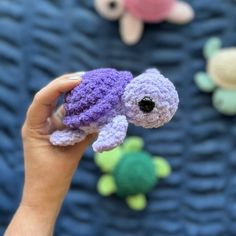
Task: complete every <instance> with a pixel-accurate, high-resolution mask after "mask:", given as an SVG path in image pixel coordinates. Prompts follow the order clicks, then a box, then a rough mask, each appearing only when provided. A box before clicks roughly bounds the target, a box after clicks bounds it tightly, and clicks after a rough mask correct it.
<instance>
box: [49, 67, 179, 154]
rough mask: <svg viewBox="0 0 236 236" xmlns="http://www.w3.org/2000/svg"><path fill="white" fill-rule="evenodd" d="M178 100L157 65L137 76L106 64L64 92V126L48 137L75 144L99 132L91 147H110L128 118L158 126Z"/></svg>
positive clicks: (120, 136)
mask: <svg viewBox="0 0 236 236" xmlns="http://www.w3.org/2000/svg"><path fill="white" fill-rule="evenodd" d="M178 103H179V98H178V93H177V91H176V89H175V87H174V85H173V84H172V82H171V81H170V80H168V79H167V78H165V77H164V76H163V75H162V74H161V73H160V72H159V71H158V70H156V69H150V70H147V71H146V72H145V73H143V74H141V75H139V76H138V77H136V78H134V77H133V75H132V74H131V73H130V72H127V71H117V70H115V69H109V68H107V69H97V70H92V71H88V72H86V73H84V74H83V75H82V81H81V83H80V85H79V86H77V87H75V88H74V89H73V90H72V91H70V92H69V93H67V94H66V96H65V102H64V108H65V117H64V124H65V126H66V127H67V128H66V129H65V130H61V131H56V132H54V133H53V134H52V135H51V136H50V141H51V143H52V144H53V145H57V146H67V145H74V144H75V143H78V142H81V141H82V140H84V139H85V138H86V136H87V135H89V134H92V133H98V138H97V140H96V141H95V143H94V144H93V149H94V151H96V152H103V151H107V150H111V149H113V148H115V147H117V146H118V145H120V144H122V143H123V141H124V139H125V137H126V132H127V128H128V122H130V123H132V124H134V125H136V126H142V127H144V128H158V127H160V126H162V125H164V124H165V123H167V122H169V121H170V120H171V119H172V117H173V116H174V114H175V112H176V111H177V108H178Z"/></svg>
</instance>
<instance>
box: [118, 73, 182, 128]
mask: <svg viewBox="0 0 236 236" xmlns="http://www.w3.org/2000/svg"><path fill="white" fill-rule="evenodd" d="M144 97H149V98H151V99H152V100H153V102H155V108H154V110H153V111H152V112H150V113H143V112H142V111H141V110H140V109H139V106H138V105H137V104H138V102H139V101H141V100H142V99H143V98H144ZM122 100H123V102H124V104H125V114H126V117H127V119H128V121H129V122H130V123H133V124H135V125H136V126H142V127H144V128H158V127H160V126H162V125H164V124H165V123H167V122H169V121H170V120H171V119H172V117H173V116H174V114H175V113H176V111H177V109H178V104H179V97H178V93H177V91H176V89H175V87H174V85H173V83H172V82H171V81H170V80H169V79H167V78H165V77H164V76H163V75H162V74H161V73H160V72H159V71H158V70H156V69H149V70H147V71H146V72H145V73H143V74H141V75H140V76H138V77H136V78H135V79H134V80H132V81H131V83H129V84H128V85H127V87H126V88H125V92H124V95H123V97H122Z"/></svg>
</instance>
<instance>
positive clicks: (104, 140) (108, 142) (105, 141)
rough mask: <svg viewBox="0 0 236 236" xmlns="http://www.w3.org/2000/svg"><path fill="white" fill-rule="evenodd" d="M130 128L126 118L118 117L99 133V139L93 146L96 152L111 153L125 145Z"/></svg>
mask: <svg viewBox="0 0 236 236" xmlns="http://www.w3.org/2000/svg"><path fill="white" fill-rule="evenodd" d="M127 128H128V121H127V119H126V117H125V116H121V115H120V116H116V117H115V118H114V119H113V120H112V121H111V122H110V123H108V124H107V125H105V126H104V127H103V128H102V129H101V130H100V132H99V135H98V139H97V140H96V142H95V143H94V144H93V150H94V151H95V152H103V151H109V150H111V149H113V148H115V147H117V146H119V145H120V144H122V143H123V141H124V139H125V137H126V133H127Z"/></svg>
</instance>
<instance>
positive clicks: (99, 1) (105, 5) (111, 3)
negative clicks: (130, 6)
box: [95, 0, 124, 20]
mask: <svg viewBox="0 0 236 236" xmlns="http://www.w3.org/2000/svg"><path fill="white" fill-rule="evenodd" d="M95 7H96V9H97V11H98V12H99V13H100V14H101V15H102V16H103V17H105V18H107V19H110V20H118V19H119V18H120V17H121V16H122V14H123V13H124V3H123V0H95Z"/></svg>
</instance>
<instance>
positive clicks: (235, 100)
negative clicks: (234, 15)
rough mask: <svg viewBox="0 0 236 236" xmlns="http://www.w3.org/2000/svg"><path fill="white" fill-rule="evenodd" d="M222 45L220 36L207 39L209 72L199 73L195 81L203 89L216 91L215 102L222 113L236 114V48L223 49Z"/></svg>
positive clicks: (206, 48)
mask: <svg viewBox="0 0 236 236" xmlns="http://www.w3.org/2000/svg"><path fill="white" fill-rule="evenodd" d="M221 45H222V43H221V40H220V39H219V38H211V39H210V40H208V41H207V43H206V45H205V48H204V55H205V57H206V58H207V59H208V60H209V61H208V63H207V64H208V65H207V73H206V72H199V73H197V74H196V76H195V82H196V84H197V86H198V87H199V88H200V89H201V90H202V91H204V92H214V94H213V104H214V107H215V108H216V109H217V110H218V111H219V112H220V113H222V114H225V115H236V76H235V75H236V48H226V49H221Z"/></svg>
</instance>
